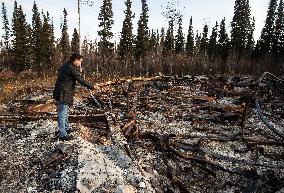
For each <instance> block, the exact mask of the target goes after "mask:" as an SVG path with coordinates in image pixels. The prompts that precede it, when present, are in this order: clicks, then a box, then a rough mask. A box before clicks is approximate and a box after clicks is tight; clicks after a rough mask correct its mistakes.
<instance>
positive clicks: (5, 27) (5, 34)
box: [2, 2, 10, 52]
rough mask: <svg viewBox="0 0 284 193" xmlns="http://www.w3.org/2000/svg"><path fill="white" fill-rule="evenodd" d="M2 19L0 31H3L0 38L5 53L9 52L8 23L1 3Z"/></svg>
mask: <svg viewBox="0 0 284 193" xmlns="http://www.w3.org/2000/svg"><path fill="white" fill-rule="evenodd" d="M2 19H3V28H2V29H3V30H4V35H3V36H2V38H3V39H4V46H5V51H6V52H7V51H8V50H9V41H10V28H9V21H8V18H7V10H6V7H5V4H4V2H2Z"/></svg>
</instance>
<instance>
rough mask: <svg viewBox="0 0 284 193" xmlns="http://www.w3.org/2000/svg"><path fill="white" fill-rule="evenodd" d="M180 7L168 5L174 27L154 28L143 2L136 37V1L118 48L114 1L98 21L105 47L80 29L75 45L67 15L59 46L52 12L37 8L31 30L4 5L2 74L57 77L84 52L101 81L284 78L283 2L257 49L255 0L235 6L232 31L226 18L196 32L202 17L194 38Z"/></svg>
mask: <svg viewBox="0 0 284 193" xmlns="http://www.w3.org/2000/svg"><path fill="white" fill-rule="evenodd" d="M175 6H176V5H175V4H174V3H173V1H172V2H168V5H167V6H166V9H165V10H164V12H163V15H164V16H165V17H166V19H167V21H168V27H167V29H164V28H161V29H149V27H148V22H149V19H151V18H149V16H148V12H149V8H148V4H147V0H141V14H140V15H139V20H138V29H137V33H135V32H134V31H133V19H134V17H135V16H134V14H133V12H132V0H125V10H124V14H125V18H124V21H123V24H122V29H121V32H120V39H119V42H118V44H115V43H114V40H113V32H112V26H113V24H114V20H113V9H112V0H103V3H102V5H101V7H100V13H99V16H98V20H99V26H98V27H99V31H98V36H99V37H100V38H99V41H98V42H96V41H93V40H89V39H87V38H86V37H84V38H83V41H82V44H81V46H80V45H79V44H80V40H79V34H78V31H77V29H76V28H75V29H74V32H73V34H72V37H71V38H70V37H69V34H68V32H67V30H68V22H67V15H68V13H67V10H66V9H64V10H63V21H62V23H61V26H60V29H61V36H60V38H58V39H56V37H55V36H54V24H53V21H52V17H51V16H50V15H49V13H48V12H43V11H42V12H40V11H39V8H38V6H37V4H36V2H34V4H33V7H32V22H31V24H29V23H28V22H27V20H26V15H25V14H24V12H23V9H22V6H21V5H19V4H18V3H17V1H15V2H14V10H13V16H12V18H11V20H9V19H8V17H7V10H6V7H5V4H4V2H2V24H3V26H2V28H3V31H4V33H3V35H2V39H1V42H0V43H1V44H0V46H1V53H0V57H1V62H0V64H1V69H10V70H12V71H14V72H21V71H24V70H28V69H30V70H33V71H36V72H39V73H41V74H54V72H55V71H56V69H57V68H58V65H60V64H61V63H62V62H65V61H66V60H67V59H68V57H69V55H70V53H72V52H80V51H81V53H82V55H84V58H85V60H84V62H85V66H86V68H85V69H86V72H87V73H92V74H95V75H101V76H107V75H110V76H113V75H123V76H137V75H156V74H158V73H163V74H176V75H184V74H201V73H232V74H234V73H246V74H255V73H261V72H262V71H264V70H269V71H272V72H277V73H282V71H283V66H282V62H283V60H284V57H283V56H284V17H283V16H284V9H283V8H284V5H283V0H270V2H269V5H268V11H267V17H266V21H265V24H264V27H263V29H262V32H261V36H260V38H259V39H258V40H257V41H256V42H255V40H254V35H253V34H254V29H255V19H254V17H252V15H251V8H250V3H249V0H235V6H234V16H233V19H232V21H231V22H230V26H231V28H230V32H228V30H227V29H226V19H225V18H223V19H222V20H221V21H216V23H215V25H214V26H213V27H212V29H211V30H209V28H210V26H209V25H208V24H205V25H204V27H203V30H202V31H201V32H199V31H196V32H194V31H193V23H194V18H192V17H191V18H190V20H189V23H188V24H187V25H188V31H187V34H184V33H183V27H184V23H183V16H182V14H181V13H180V12H179V11H177V9H176V7H175ZM9 21H10V22H9ZM175 29H176V30H175ZM209 31H210V33H209ZM80 47H81V50H79V49H80Z"/></svg>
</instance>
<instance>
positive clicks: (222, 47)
mask: <svg viewBox="0 0 284 193" xmlns="http://www.w3.org/2000/svg"><path fill="white" fill-rule="evenodd" d="M218 36H219V38H218V48H217V51H218V56H219V57H220V58H221V59H222V61H223V62H224V63H225V62H226V60H227V58H228V56H229V54H230V52H229V50H230V40H229V35H228V33H227V32H226V23H225V18H223V19H222V21H221V23H220V30H219V35H218Z"/></svg>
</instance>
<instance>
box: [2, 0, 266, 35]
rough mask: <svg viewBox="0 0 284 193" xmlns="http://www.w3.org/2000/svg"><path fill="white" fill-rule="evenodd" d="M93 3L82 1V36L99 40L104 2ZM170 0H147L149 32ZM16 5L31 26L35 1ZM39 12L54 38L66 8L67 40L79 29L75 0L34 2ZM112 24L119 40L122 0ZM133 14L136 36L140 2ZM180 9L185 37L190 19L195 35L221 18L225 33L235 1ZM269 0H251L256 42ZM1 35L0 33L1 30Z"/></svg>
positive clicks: (190, 1)
mask: <svg viewBox="0 0 284 193" xmlns="http://www.w3.org/2000/svg"><path fill="white" fill-rule="evenodd" d="M91 1H92V2H93V3H89V4H88V3H86V2H87V1H86V0H81V4H80V8H81V36H82V38H83V37H85V36H86V37H87V38H88V39H92V40H95V39H97V38H98V35H97V31H98V30H99V27H98V22H99V21H98V15H99V11H100V7H101V6H102V2H103V0H91ZM168 1H169V0H148V1H147V3H148V7H149V24H148V26H149V29H155V30H156V29H159V30H160V29H161V28H162V27H164V28H165V29H166V28H167V20H166V19H165V17H164V16H163V15H162V12H163V10H164V8H163V7H165V6H166V5H167V2H168ZM1 2H4V3H5V6H6V7H7V12H8V17H9V18H10V20H9V22H10V23H11V17H12V12H13V4H14V0H1ZM17 2H18V4H19V5H22V7H23V10H24V13H25V14H26V16H27V21H28V22H29V23H31V18H32V6H33V2H34V0H17ZM35 2H36V4H37V5H38V8H39V10H43V11H44V12H46V11H48V12H49V13H50V16H51V17H52V18H53V22H54V26H55V36H56V38H59V37H60V24H61V23H62V20H63V9H64V8H66V10H67V13H68V16H67V22H68V28H69V29H68V32H69V35H70V37H71V36H72V33H73V31H74V28H77V27H78V1H77V0H35ZM112 2H113V13H114V18H113V19H114V25H113V29H112V32H113V33H114V40H118V39H119V35H120V32H121V28H122V23H123V20H124V12H123V11H124V10H125V8H126V7H125V4H124V0H113V1H112ZM132 2H133V3H132V11H133V13H134V14H135V18H134V19H133V25H134V26H133V28H134V29H133V30H134V34H136V33H137V22H138V19H139V16H140V13H141V0H133V1H132ZM178 2H179V9H180V11H181V13H182V14H183V30H184V34H185V35H186V34H187V30H188V25H189V19H190V17H191V16H192V18H193V29H194V33H195V32H196V31H197V30H198V31H199V32H202V29H203V26H204V25H205V24H206V23H207V24H208V25H209V29H211V28H212V27H214V25H215V22H216V21H217V22H218V23H220V21H221V19H222V18H223V17H225V18H226V25H227V31H228V32H229V31H230V22H231V21H232V18H233V13H234V4H235V0H179V1H178ZM268 4H269V0H250V6H251V14H252V16H254V17H255V25H256V28H255V33H254V37H255V40H257V39H258V38H259V36H260V33H261V30H262V28H263V26H264V22H265V18H266V15H267V9H268ZM2 25H3V24H2V19H1V25H0V26H1V28H2ZM1 34H3V31H1Z"/></svg>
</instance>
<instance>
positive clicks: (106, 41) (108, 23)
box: [98, 0, 114, 56]
mask: <svg viewBox="0 0 284 193" xmlns="http://www.w3.org/2000/svg"><path fill="white" fill-rule="evenodd" d="M98 20H99V21H100V23H99V27H100V28H101V29H100V30H99V31H98V35H99V36H100V41H99V42H98V47H99V53H100V54H102V55H103V56H109V55H110V54H112V53H113V51H114V43H112V42H111V39H112V37H113V33H112V31H111V29H112V25H113V23H114V22H113V11H112V0H103V5H102V6H101V8H100V13H99V17H98Z"/></svg>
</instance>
